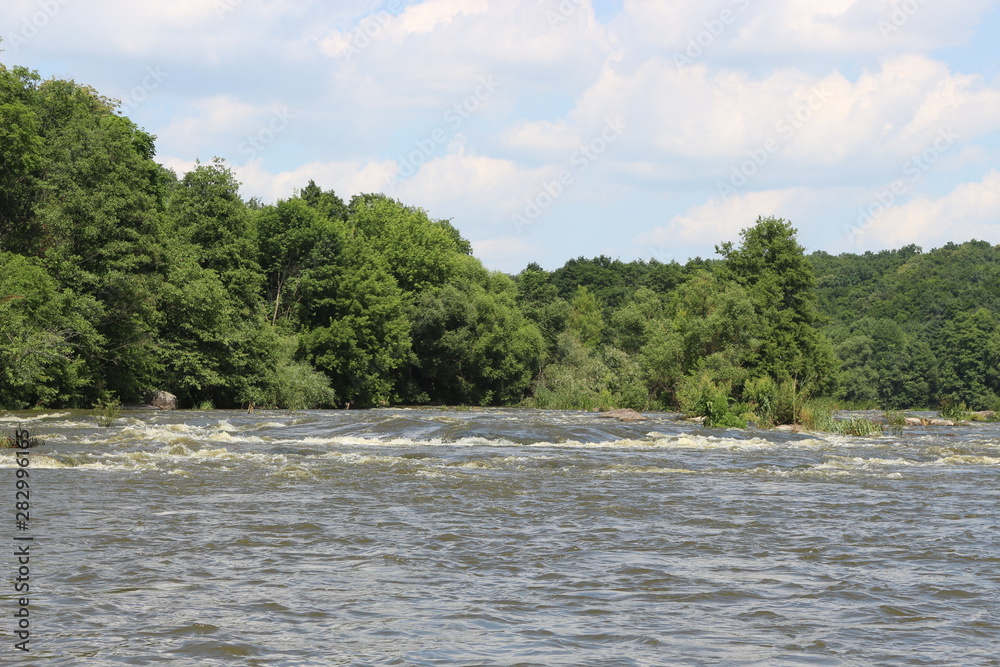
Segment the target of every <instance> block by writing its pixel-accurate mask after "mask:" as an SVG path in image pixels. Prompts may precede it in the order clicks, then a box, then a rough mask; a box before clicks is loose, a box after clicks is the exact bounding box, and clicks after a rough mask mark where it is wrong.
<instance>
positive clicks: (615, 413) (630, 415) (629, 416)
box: [597, 408, 649, 422]
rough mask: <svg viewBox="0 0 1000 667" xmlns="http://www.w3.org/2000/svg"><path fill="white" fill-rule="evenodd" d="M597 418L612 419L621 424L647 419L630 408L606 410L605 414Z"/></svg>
mask: <svg viewBox="0 0 1000 667" xmlns="http://www.w3.org/2000/svg"><path fill="white" fill-rule="evenodd" d="M597 416H598V417H614V418H615V419H619V420H621V421H623V422H641V421H646V420H647V419H649V417H647V416H645V415H643V414H641V413H638V412H636V411H635V410H632V409H630V408H623V409H621V410H608V411H607V412H602V413H600V414H599V415H597Z"/></svg>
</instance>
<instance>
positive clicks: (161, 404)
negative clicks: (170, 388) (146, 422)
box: [149, 390, 177, 410]
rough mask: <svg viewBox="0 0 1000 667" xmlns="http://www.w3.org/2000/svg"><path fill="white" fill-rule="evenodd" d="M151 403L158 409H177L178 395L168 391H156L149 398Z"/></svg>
mask: <svg viewBox="0 0 1000 667" xmlns="http://www.w3.org/2000/svg"><path fill="white" fill-rule="evenodd" d="M149 404H150V405H151V406H153V407H154V408H156V409H158V410H175V409H176V408H177V397H176V396H174V395H173V394H171V393H170V392H167V391H159V390H157V391H154V392H153V393H152V394H151V395H150V398H149Z"/></svg>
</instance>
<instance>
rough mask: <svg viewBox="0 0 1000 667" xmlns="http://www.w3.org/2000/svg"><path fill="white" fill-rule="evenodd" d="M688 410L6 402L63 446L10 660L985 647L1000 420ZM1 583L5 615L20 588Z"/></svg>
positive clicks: (851, 658)
mask: <svg viewBox="0 0 1000 667" xmlns="http://www.w3.org/2000/svg"><path fill="white" fill-rule="evenodd" d="M674 417H675V416H673V415H652V419H650V420H649V421H645V422H636V423H619V422H614V421H609V420H606V419H600V418H598V417H597V416H596V415H592V414H586V413H574V412H551V411H527V410H472V411H447V410H403V409H392V410H373V411H366V412H354V411H350V412H348V411H336V412H322V411H317V412H307V413H298V414H293V415H289V414H285V413H280V412H273V413H269V412H262V413H258V414H255V415H246V414H242V413H237V412H226V411H190V412H176V413H164V412H154V411H139V412H132V413H127V414H126V416H125V417H124V418H123V419H121V420H120V421H119V422H118V425H117V426H116V427H114V428H111V429H104V428H98V427H97V426H96V422H95V421H94V419H93V417H91V416H90V415H89V414H88V413H85V412H76V411H59V412H49V413H35V412H17V413H3V414H0V429H2V430H3V431H4V432H7V431H9V430H12V429H13V428H14V427H15V426H20V427H24V428H29V429H30V430H31V431H32V434H33V435H37V436H39V437H41V438H42V439H43V440H44V441H45V443H46V444H45V446H44V447H42V448H40V449H37V450H33V451H32V454H31V456H32V464H31V466H32V470H33V472H34V474H33V476H32V480H33V483H34V486H33V487H32V521H33V524H32V525H33V530H34V531H35V533H36V534H37V535H38V542H37V544H36V547H37V548H36V552H35V553H37V561H34V560H33V569H32V576H33V577H37V580H36V581H37V586H38V587H37V589H36V590H37V591H38V594H37V596H36V597H35V598H33V600H32V605H33V606H32V614H33V626H32V627H33V631H34V632H33V646H34V650H33V651H32V654H31V657H30V659H28V658H20V657H19V656H16V655H14V654H13V652H12V651H10V650H9V649H6V648H0V656H2V659H3V660H4V661H6V660H7V659H8V658H10V659H11V660H15V661H16V660H22V662H21V663H20V664H51V665H82V664H86V665H118V664H155V663H157V662H163V661H166V662H169V663H171V664H179V665H185V664H190V665H223V664H225V665H230V664H232V665H341V664H343V665H351V664H356V665H409V664H416V665H444V664H449V665H450V664H466V665H468V664H476V665H480V664H481V665H492V664H502V665H510V664H524V665H532V664H534V665H579V664H588V665H590V664H593V665H653V664H656V665H659V664H705V665H709V664H720V663H732V664H768V665H770V664H789V665H793V664H794V665H798V664H804V663H805V664H830V665H839V664H852V665H853V664H926V663H940V664H996V663H995V662H994V663H990V661H992V660H995V656H996V655H998V654H1000V644H998V639H997V637H1000V618H998V611H997V606H996V600H997V599H1000V591H998V589H1000V576H998V571H1000V568H998V565H1000V546H998V536H1000V532H998V522H997V510H996V508H997V500H998V498H997V496H998V491H997V479H998V471H1000V426H998V425H993V424H977V425H973V426H957V427H926V428H920V427H912V428H910V429H908V430H907V431H905V432H904V433H903V435H902V436H898V437H897V436H888V435H887V436H880V437H871V438H852V437H846V436H829V435H822V434H820V435H817V434H790V433H779V432H768V431H735V430H728V431H727V430H721V429H704V428H702V427H699V426H695V425H691V424H687V423H682V422H678V421H675V419H674ZM14 465H15V463H14V460H13V456H12V454H11V453H10V452H3V453H0V466H2V467H5V468H8V469H11V468H12V467H13V466H14ZM5 472H6V473H10V474H0V478H3V479H6V480H7V481H6V482H0V487H3V486H4V485H6V486H7V487H9V489H10V491H11V493H12V492H13V474H12V472H11V470H7V471H5ZM5 493H6V492H5ZM8 560H9V559H8ZM36 563H37V564H36ZM0 598H2V599H0V605H6V606H8V607H10V608H11V609H13V607H12V606H11V605H13V604H14V602H13V600H12V599H11V598H12V586H10V585H8V586H6V587H5V588H4V590H3V591H2V594H0ZM5 614H6V612H5ZM4 664H6V662H4Z"/></svg>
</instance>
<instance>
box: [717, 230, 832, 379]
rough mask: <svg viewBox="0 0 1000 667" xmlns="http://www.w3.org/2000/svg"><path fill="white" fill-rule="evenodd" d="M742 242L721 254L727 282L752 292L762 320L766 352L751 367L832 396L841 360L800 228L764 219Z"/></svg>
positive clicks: (759, 323) (759, 332)
mask: <svg viewBox="0 0 1000 667" xmlns="http://www.w3.org/2000/svg"><path fill="white" fill-rule="evenodd" d="M740 236H741V237H742V238H743V242H742V243H741V245H740V247H738V248H736V247H734V246H733V244H732V243H731V242H726V243H723V244H722V245H720V246H717V247H716V250H717V252H718V253H719V254H721V255H722V256H723V258H724V259H725V262H724V264H723V266H722V268H721V270H720V276H721V278H722V279H723V280H725V281H730V282H733V283H735V284H736V285H739V286H740V287H742V288H744V289H745V290H746V292H747V295H748V296H749V298H750V301H751V302H752V304H753V307H754V311H755V313H756V316H757V329H756V332H755V335H754V337H755V338H756V339H758V340H759V341H760V348H759V351H758V353H757V355H756V358H755V359H753V360H752V361H750V363H749V367H750V369H751V374H752V375H769V376H771V377H773V378H775V380H777V381H779V382H781V381H785V380H793V381H795V382H796V383H798V384H799V385H800V386H801V387H804V388H805V389H807V390H809V391H811V392H814V393H817V394H823V393H829V392H830V391H832V390H833V389H834V387H835V386H836V373H837V359H836V357H835V355H834V353H833V347H832V345H831V344H830V342H829V340H828V339H827V338H826V337H825V336H823V335H822V333H821V332H820V331H819V329H818V328H817V327H818V325H820V324H822V323H823V321H824V320H823V317H822V315H821V314H820V312H819V310H818V308H817V305H816V295H815V277H814V276H813V272H812V266H811V265H810V264H809V261H808V260H807V259H806V257H805V254H804V250H803V248H802V246H800V245H799V243H798V241H796V239H795V236H796V230H795V228H794V227H792V226H791V224H790V223H788V222H786V221H785V220H782V219H779V218H759V219H758V220H757V224H756V225H754V226H753V227H750V228H748V229H744V230H743V231H742V232H740Z"/></svg>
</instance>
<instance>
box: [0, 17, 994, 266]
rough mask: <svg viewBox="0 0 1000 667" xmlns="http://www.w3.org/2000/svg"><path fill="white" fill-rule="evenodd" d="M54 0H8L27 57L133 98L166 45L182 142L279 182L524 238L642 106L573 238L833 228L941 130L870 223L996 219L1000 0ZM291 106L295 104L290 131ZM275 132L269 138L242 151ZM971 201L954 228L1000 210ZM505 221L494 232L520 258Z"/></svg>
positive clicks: (551, 251)
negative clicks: (581, 156)
mask: <svg viewBox="0 0 1000 667" xmlns="http://www.w3.org/2000/svg"><path fill="white" fill-rule="evenodd" d="M55 1H56V2H57V4H59V6H60V9H59V10H58V12H57V13H56V14H55V15H54V16H49V17H46V18H45V21H44V22H45V25H44V26H43V28H44V29H40V30H38V31H37V33H38V34H37V36H36V37H34V38H33V39H31V40H29V41H27V42H25V43H23V44H22V43H17V44H13V43H12V42H11V40H10V36H11V35H17V34H18V32H17V31H18V30H20V29H21V28H19V27H18V26H22V25H23V22H24V21H25V20H28V21H30V20H31V17H32V16H33V14H34V13H35V12H37V11H39V10H38V8H39V6H40V5H39V4H38V0H9V2H5V3H3V6H2V7H0V25H3V26H10V28H6V27H5V28H4V29H5V30H7V32H6V33H3V35H4V37H5V38H7V39H6V41H5V44H4V45H3V46H4V48H6V49H7V51H6V52H5V53H4V54H3V57H4V58H5V62H14V61H15V60H20V63H18V64H22V63H23V64H26V65H28V66H34V67H40V68H42V69H43V74H44V75H51V74H55V75H57V76H67V75H69V76H74V78H76V79H77V80H78V81H81V82H84V83H88V84H93V85H95V86H97V87H98V89H100V90H101V91H102V92H105V93H106V94H110V95H113V96H114V95H121V96H124V95H125V94H127V93H128V91H130V90H133V89H134V87H135V86H137V85H139V84H141V82H142V80H143V76H144V75H145V74H144V73H145V72H146V71H147V70H146V68H147V67H153V68H160V69H162V70H163V71H164V72H167V73H169V76H167V77H165V78H164V79H163V80H162V81H160V82H158V84H157V87H156V88H155V90H151V91H147V92H148V95H147V96H146V97H147V99H145V101H143V102H142V104H141V105H139V106H138V107H136V113H137V114H138V115H139V116H140V117H141V119H142V124H143V125H144V126H145V127H146V129H148V130H149V131H150V132H152V133H153V134H155V135H157V137H158V142H157V143H158V149H159V152H160V154H161V155H164V156H167V157H165V158H164V159H163V160H164V163H165V164H168V165H170V166H172V167H174V168H176V169H183V168H185V165H187V166H190V165H192V164H193V163H194V160H195V158H200V159H202V160H203V161H207V160H209V159H211V157H212V156H214V155H220V156H223V157H226V158H229V159H230V161H231V162H232V164H234V166H235V167H236V170H237V173H238V175H239V177H240V178H241V179H242V180H243V181H244V189H245V191H246V192H247V194H248V195H254V196H258V197H261V198H262V199H264V200H265V201H269V200H273V199H275V198H280V197H287V196H290V195H291V194H292V192H293V191H294V189H296V188H300V187H302V186H303V185H304V184H305V183H306V182H308V180H309V179H310V178H314V179H315V180H316V181H317V183H320V184H321V185H322V186H323V187H324V188H334V189H336V190H337V192H338V193H341V194H342V195H343V196H345V197H349V196H350V195H352V194H354V193H355V192H362V191H373V190H383V191H387V192H388V193H389V194H392V195H393V196H396V197H399V198H400V199H402V200H403V201H405V202H406V203H410V204H414V205H419V206H422V207H424V208H426V209H428V210H429V211H430V213H431V214H432V215H434V216H436V217H451V218H454V221H455V223H456V224H457V225H458V226H459V228H460V229H462V230H463V231H464V232H466V233H467V236H469V237H470V238H474V239H483V240H489V239H502V238H505V237H506V236H507V235H509V234H510V233H511V226H510V221H511V216H512V215H513V214H515V213H518V212H521V211H524V210H525V207H526V206H528V205H529V204H530V203H531V202H532V201H534V200H537V198H538V196H539V193H540V192H542V191H543V189H544V187H545V184H546V183H549V182H551V181H552V179H553V178H555V177H557V176H558V174H559V173H560V170H563V169H565V168H567V165H568V164H569V160H570V158H571V156H572V155H574V154H575V152H576V151H578V150H579V149H580V148H581V147H582V146H585V145H587V144H588V142H590V141H592V140H593V138H594V137H595V136H600V133H601V131H602V128H603V127H604V126H605V124H606V122H607V121H608V119H609V118H620V119H622V120H623V121H624V122H625V123H626V124H627V130H626V131H624V132H623V133H621V136H620V138H619V139H617V140H616V142H615V143H614V146H613V148H611V149H608V151H607V153H606V154H605V155H603V156H602V157H601V158H600V160H596V161H589V162H587V165H588V169H587V170H586V171H585V172H584V171H582V170H580V171H577V170H575V168H573V167H572V166H571V167H570V168H571V171H572V175H573V177H574V179H573V183H572V186H571V187H569V188H566V189H565V191H564V192H562V193H561V194H560V196H559V197H557V198H555V200H554V201H553V202H552V203H551V206H550V207H548V208H547V209H546V210H545V211H544V220H545V222H544V225H543V224H541V223H539V224H538V225H535V226H534V227H533V228H532V229H530V230H527V231H526V232H525V234H526V235H527V236H528V237H531V239H533V240H532V241H531V243H535V244H537V245H536V247H537V248H538V249H539V252H542V253H545V254H547V255H549V256H555V255H557V254H559V253H560V252H561V251H560V247H559V240H560V238H563V239H565V238H568V237H569V236H570V234H569V233H568V231H567V232H566V233H562V234H560V233H559V232H558V231H557V230H559V229H566V230H569V229H572V238H573V243H574V244H575V245H574V250H573V252H587V250H586V248H587V247H592V248H594V251H593V252H594V253H595V254H596V253H598V252H602V251H604V249H605V248H606V247H607V246H606V243H607V240H608V237H607V235H606V234H598V233H597V232H594V231H590V230H593V229H597V228H601V229H607V228H608V226H609V225H612V226H614V227H615V228H616V229H618V230H620V234H619V235H618V236H620V238H622V239H625V241H624V242H623V243H631V244H632V246H634V248H637V250H635V252H638V253H639V254H644V253H645V250H643V248H644V247H650V246H657V247H659V246H662V247H665V248H667V247H673V246H676V247H681V246H680V245H678V244H688V246H685V247H692V248H693V247H695V245H692V244H699V243H700V244H702V245H703V246H705V245H708V247H709V248H710V246H711V244H713V243H715V242H718V241H719V240H723V239H727V238H733V237H734V236H733V235H734V233H737V232H738V230H739V229H740V228H742V227H743V226H746V225H748V224H752V223H753V221H754V220H755V219H756V218H757V216H758V215H769V214H772V213H773V214H777V215H782V216H784V217H792V218H796V217H797V218H798V219H801V220H803V221H804V223H803V225H802V226H803V233H804V234H811V235H812V236H811V237H810V238H812V239H814V240H815V243H814V247H816V246H815V244H823V243H829V244H834V245H835V244H836V243H840V242H842V241H843V232H842V230H843V227H844V225H845V222H846V224H848V225H850V224H852V223H854V222H855V219H856V218H857V209H858V207H864V206H866V205H868V204H870V202H871V201H872V199H871V198H872V196H873V192H877V191H878V189H879V188H885V187H887V186H886V185H885V184H890V183H892V182H893V179H899V178H907V177H906V175H905V172H906V170H907V168H908V165H912V164H913V161H914V160H915V159H921V156H924V155H925V154H926V153H927V151H929V150H935V149H934V146H935V142H936V141H937V140H938V137H939V136H940V133H941V132H948V133H951V134H952V135H955V136H956V137H957V138H956V139H955V141H954V144H953V145H952V146H950V147H949V148H948V150H947V151H945V152H943V153H942V154H940V155H938V156H937V158H939V159H935V161H934V163H933V164H932V165H931V166H930V167H929V168H926V169H923V168H921V169H920V170H919V179H916V180H912V181H911V180H907V181H906V183H907V187H906V193H905V196H901V197H899V198H898V201H896V202H895V203H894V206H893V207H892V209H891V211H890V212H886V213H885V216H883V217H884V219H885V220H892V221H896V222H898V223H899V224H895V223H894V225H893V226H892V229H894V230H897V231H896V232H895V234H896V235H895V236H893V235H892V234H889V233H888V232H879V231H877V230H876V226H872V228H871V230H870V231H869V232H868V233H867V234H866V237H865V238H868V239H875V240H878V242H884V243H890V242H895V241H897V240H899V239H902V238H903V237H904V236H905V235H903V232H902V231H899V230H902V229H911V230H915V231H912V232H910V236H908V237H906V238H916V236H919V235H921V234H923V235H925V236H927V235H930V234H931V233H932V232H934V231H935V230H941V229H947V227H942V226H938V227H932V226H928V225H927V224H926V223H925V222H924V221H923V220H924V218H921V217H920V215H919V213H920V210H921V208H920V206H923V207H924V208H928V209H933V210H935V211H937V212H938V213H939V214H940V215H954V216H957V218H956V219H962V220H966V219H967V220H980V218H976V217H975V216H971V214H970V213H968V211H969V210H972V209H973V208H974V207H973V206H972V204H971V203H968V202H972V201H980V200H981V201H988V200H989V199H988V197H987V193H989V192H990V189H989V187H988V185H989V184H990V183H992V180H991V179H993V178H994V177H993V176H992V172H990V174H991V175H990V176H988V177H984V173H985V170H988V169H989V168H990V167H991V166H992V165H995V164H996V159H997V153H996V141H995V138H996V136H997V133H998V131H1000V87H998V81H996V80H995V79H991V78H989V75H988V73H987V72H986V71H985V70H984V69H983V66H982V65H981V64H980V62H979V61H980V60H981V58H978V59H977V58H975V57H974V56H975V53H977V51H975V50H972V49H969V50H968V51H963V49H965V48H966V47H967V45H969V44H970V43H973V42H975V44H976V48H977V49H983V48H987V49H988V48H989V47H990V46H991V42H989V38H990V35H989V34H988V32H989V31H990V30H993V29H994V27H995V26H994V27H991V26H993V24H987V27H983V28H980V27H979V23H980V22H981V21H990V20H991V19H990V15H989V14H988V13H987V12H988V10H990V9H991V8H993V7H995V6H996V5H997V0H967V1H966V2H962V3H952V4H946V3H933V2H929V1H928V2H924V1H923V0H912V2H888V1H887V0H877V1H875V2H863V1H861V0H826V1H823V2H820V1H819V0H805V1H803V0H717V1H715V2H712V3H704V2H696V1H695V0H679V1H677V2H669V3H667V2H662V1H659V0H622V2H620V3H613V4H612V6H613V8H612V9H610V10H609V9H608V8H607V7H605V8H604V9H603V10H602V11H601V12H596V11H595V8H594V4H593V3H592V1H591V0H571V1H570V0H567V1H566V2H561V1H559V0H543V1H537V0H510V1H509V2H504V3H500V2H490V1H489V0H359V1H358V2H352V3H347V2H339V1H338V2H330V1H328V0H261V1H260V2H248V1H246V0H178V1H177V2H172V3H166V4H163V3H159V4H158V3H153V4H142V3H138V4H137V3H132V4H122V3H121V2H120V1H117V0H90V1H88V2H87V3H85V4H81V3H78V2H75V1H74V2H65V1H63V0H55ZM900 12H902V13H900ZM598 16H600V19H599V18H598ZM15 47H16V48H15ZM942 47H949V48H948V50H947V51H941V50H940V49H942ZM956 54H965V55H964V56H963V57H958V56H956ZM963 58H964V59H963ZM67 63H72V67H73V70H74V71H72V72H67V71H66V68H67V66H68V65H67ZM46 68H47V69H46ZM484 81H487V82H490V83H489V85H484ZM281 109H287V110H289V111H290V112H292V113H294V114H295V119H294V122H292V123H290V124H289V125H288V126H287V127H283V128H282V131H281V133H280V136H276V137H274V138H273V140H271V139H272V137H271V136H270V135H271V134H274V132H273V130H272V129H271V127H270V124H271V122H272V120H273V118H274V114H275V113H276V110H281ZM130 113H131V111H130ZM262 133H263V135H262ZM262 136H263V138H265V139H268V140H269V141H267V142H266V143H267V145H266V147H265V148H266V150H256V149H255V150H241V147H246V143H247V141H248V139H253V138H254V137H262ZM963 183H964V184H966V185H964V186H963V185H962V184H963ZM963 188H967V190H968V192H966V190H965V189H963ZM944 191H948V192H951V194H950V195H948V198H944V199H942V198H941V195H940V193H941V192H944ZM962 193H965V194H962ZM969 193H979V195H977V196H978V197H979V199H976V198H975V197H974V196H973V195H972V194H969ZM962 197H965V199H962ZM962 201H965V202H967V206H965V208H963V207H962V206H960V205H959V204H960V202H962ZM918 202H919V203H920V204H919V205H918ZM946 202H951V203H950V204H948V205H945V204H946ZM976 210H978V209H976ZM904 214H905V215H907V216H912V217H908V218H904V217H898V216H904ZM970 216H971V217H970ZM794 222H796V220H795V219H793V223H794ZM880 224H881V223H880ZM962 224H963V225H964V226H961V225H960V226H956V227H954V228H953V229H954V230H957V231H955V233H956V234H957V233H959V232H961V233H965V231H969V232H971V231H974V230H975V229H979V227H976V226H975V225H978V224H982V225H988V221H987V220H986V218H982V219H981V222H976V223H974V224H973V223H971V222H970V223H967V224H966V223H962ZM570 226H571V227H570ZM831 230H835V231H831ZM588 235H589V236H588ZM543 236H544V237H545V238H546V239H551V242H550V241H546V242H545V243H542V242H541V241H540V239H541V238H542V237H543ZM518 238H520V237H518ZM588 239H589V240H588ZM707 239H711V241H709V240H707ZM633 241H634V243H633ZM525 242H527V241H525ZM506 243H507V244H506V245H504V244H503V243H500V242H499V241H498V242H497V243H494V244H492V245H490V244H487V243H486V241H482V242H481V245H480V247H482V248H483V249H484V250H483V251H484V252H487V251H488V252H491V253H493V256H495V257H497V260H496V261H498V262H499V261H504V260H502V259H500V257H501V254H502V253H501V248H505V247H506V248H510V247H513V246H511V244H510V242H509V241H508V242H506ZM588 243H589V244H590V245H589V246H588V245H586V244H588ZM671 244H673V245H671ZM831 247H833V246H831ZM576 248H580V250H577V249H576ZM520 249H521V250H526V248H525V247H520ZM567 252H568V251H567ZM678 252H682V250H678ZM685 252H686V251H685ZM564 259H565V258H564ZM540 260H541V261H543V262H544V263H546V264H548V265H552V264H554V263H557V262H555V261H554V260H545V259H544V258H540Z"/></svg>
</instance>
